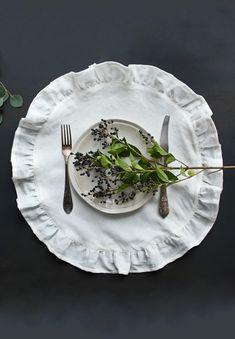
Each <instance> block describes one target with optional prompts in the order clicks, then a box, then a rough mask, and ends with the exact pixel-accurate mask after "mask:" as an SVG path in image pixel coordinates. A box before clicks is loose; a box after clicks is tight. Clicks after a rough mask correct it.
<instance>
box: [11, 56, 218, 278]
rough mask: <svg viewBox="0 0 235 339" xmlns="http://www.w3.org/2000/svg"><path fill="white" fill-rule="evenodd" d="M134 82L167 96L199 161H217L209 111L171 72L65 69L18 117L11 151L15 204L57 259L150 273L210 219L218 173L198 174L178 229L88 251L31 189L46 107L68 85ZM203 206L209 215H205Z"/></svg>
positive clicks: (193, 240)
mask: <svg viewBox="0 0 235 339" xmlns="http://www.w3.org/2000/svg"><path fill="white" fill-rule="evenodd" d="M110 82H116V83H122V84H125V85H131V84H139V85H142V86H146V87H149V88H151V89H152V90H155V91H157V92H158V93H159V94H160V93H161V94H162V95H164V96H167V97H168V98H170V100H172V101H173V102H174V103H175V104H176V105H178V106H179V107H180V108H182V109H183V110H184V112H185V114H187V116H188V118H189V119H190V121H191V123H192V126H193V128H194V132H195V135H196V136H197V140H198V146H199V149H200V153H201V158H202V165H206V164H211V165H213V164H215V165H222V152H221V146H220V144H219V140H218V135H217V131H216V128H215V125H214V123H213V121H212V119H211V115H212V112H211V110H210V108H209V106H208V104H207V103H206V101H205V99H204V98H203V97H202V96H200V95H197V94H196V93H195V92H193V91H192V90H191V89H190V88H189V87H188V86H187V85H185V84H184V83H183V82H181V81H180V80H178V79H177V78H175V77H174V76H173V75H171V74H169V73H167V72H165V71H163V70H161V69H159V68H157V67H155V66H149V65H129V66H123V65H122V64H120V63H117V62H111V61H110V62H103V63H101V64H94V65H91V66H90V67H89V68H88V69H86V70H84V71H81V72H78V73H75V72H70V73H68V74H65V75H64V76H61V77H60V78H58V79H56V80H54V81H53V82H51V83H50V84H49V85H48V86H47V87H45V88H44V89H43V90H42V91H41V92H39V93H38V95H37V96H36V97H35V99H34V100H33V102H32V103H31V105H30V107H29V110H28V113H27V117H26V118H23V119H21V121H20V123H19V126H18V128H17V130H16V133H15V138H14V142H13V147H12V153H11V162H12V171H13V175H12V179H13V182H14V184H15V188H16V192H17V205H18V208H19V210H20V211H21V213H22V215H23V216H24V218H25V219H26V221H27V222H28V224H29V225H30V227H31V228H32V230H33V232H34V233H35V235H36V236H37V237H38V238H39V239H40V240H41V241H42V242H44V243H45V244H46V246H47V247H48V249H49V250H50V251H51V252H52V253H54V254H55V255H56V256H57V257H59V258H60V259H62V260H64V261H66V262H68V263H70V264H72V265H74V266H76V267H79V268H81V269H83V270H85V271H89V272H93V273H121V274H128V273H129V272H132V273H134V272H147V271H155V270H158V269H160V268H162V267H164V266H165V265H166V264H168V263H170V262H172V261H174V260H175V259H177V258H179V257H181V256H182V255H183V254H185V253H186V252H187V251H188V250H189V249H191V248H192V247H194V246H197V245H199V244H200V243H201V241H202V240H203V239H204V237H205V236H206V234H207V233H208V232H209V230H210V229H211V227H212V225H213V223H214V222H215V220H216V217H217V213H218V208H219V200H220V194H221V191H222V187H223V174H222V172H218V173H215V174H213V176H208V175H205V174H203V176H202V184H201V187H200V191H199V196H198V200H197V203H196V208H195V211H194V214H193V216H192V218H191V219H190V221H189V222H188V224H187V225H185V226H184V227H182V229H181V231H180V232H179V233H177V234H174V235H172V236H171V237H170V238H169V237H168V238H165V239H154V240H153V241H152V242H151V243H149V244H148V245H147V246H146V247H145V248H141V249H140V250H134V249H131V250H130V251H113V250H110V249H109V250H103V249H91V248H87V247H86V246H84V245H83V244H82V243H79V242H77V241H76V240H74V239H70V238H69V237H68V236H67V235H66V234H65V233H64V231H63V230H61V229H60V228H59V227H58V226H57V225H56V224H55V223H54V221H53V220H52V219H51V218H50V216H49V215H47V213H46V211H45V209H44V208H43V205H42V203H41V200H40V197H39V196H38V193H37V187H36V181H35V171H34V159H33V153H34V145H35V140H36V138H37V135H38V134H39V133H40V129H41V128H42V126H43V125H44V124H45V123H46V121H47V119H48V117H49V115H50V114H51V112H52V110H53V109H55V107H56V106H57V105H59V104H60V103H61V101H63V100H65V99H66V98H69V96H70V95H71V94H72V93H73V91H74V88H77V89H79V90H87V89H89V88H90V87H94V86H96V85H99V84H102V83H110ZM26 150H27V151H26ZM208 208H209V210H210V213H208Z"/></svg>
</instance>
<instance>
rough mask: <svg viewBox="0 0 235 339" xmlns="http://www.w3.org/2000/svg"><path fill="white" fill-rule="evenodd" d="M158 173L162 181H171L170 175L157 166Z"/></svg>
mask: <svg viewBox="0 0 235 339" xmlns="http://www.w3.org/2000/svg"><path fill="white" fill-rule="evenodd" d="M156 174H157V176H158V178H159V180H160V181H161V182H166V183H167V182H169V179H168V176H167V175H166V173H165V172H164V171H163V170H162V169H160V168H158V167H157V168H156Z"/></svg>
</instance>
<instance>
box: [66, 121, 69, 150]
mask: <svg viewBox="0 0 235 339" xmlns="http://www.w3.org/2000/svg"><path fill="white" fill-rule="evenodd" d="M66 146H69V132H68V125H67V124H66Z"/></svg>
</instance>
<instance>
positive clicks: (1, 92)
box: [0, 84, 9, 107]
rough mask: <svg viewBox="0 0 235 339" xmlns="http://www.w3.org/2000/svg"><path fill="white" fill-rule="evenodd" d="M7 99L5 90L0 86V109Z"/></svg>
mask: <svg viewBox="0 0 235 339" xmlns="http://www.w3.org/2000/svg"><path fill="white" fill-rule="evenodd" d="M8 98H9V94H8V92H7V91H6V90H5V88H4V87H3V86H2V85H1V84H0V102H1V99H2V102H1V103H0V107H1V106H2V105H3V103H4V102H5V101H6V100H7V99H8Z"/></svg>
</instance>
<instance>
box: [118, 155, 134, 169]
mask: <svg viewBox="0 0 235 339" xmlns="http://www.w3.org/2000/svg"><path fill="white" fill-rule="evenodd" d="M115 165H117V166H118V167H120V168H122V169H123V170H124V171H127V172H131V168H130V166H129V165H128V164H127V163H126V162H125V161H124V160H123V159H121V158H119V156H118V155H117V158H116V160H115Z"/></svg>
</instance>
